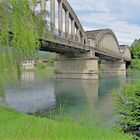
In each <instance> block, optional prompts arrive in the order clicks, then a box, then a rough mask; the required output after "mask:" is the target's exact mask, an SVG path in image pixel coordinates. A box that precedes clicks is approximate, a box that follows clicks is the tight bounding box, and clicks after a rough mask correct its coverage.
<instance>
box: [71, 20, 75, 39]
mask: <svg viewBox="0 0 140 140" xmlns="http://www.w3.org/2000/svg"><path fill="white" fill-rule="evenodd" d="M71 34H72V40H73V41H75V21H74V19H72V20H71Z"/></svg>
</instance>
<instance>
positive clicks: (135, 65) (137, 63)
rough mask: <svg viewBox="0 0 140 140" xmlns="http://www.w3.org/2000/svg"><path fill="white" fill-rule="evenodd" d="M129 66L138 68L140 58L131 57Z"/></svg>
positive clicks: (139, 68)
mask: <svg viewBox="0 0 140 140" xmlns="http://www.w3.org/2000/svg"><path fill="white" fill-rule="evenodd" d="M130 68H132V69H138V70H140V60H139V59H132V61H131V65H130Z"/></svg>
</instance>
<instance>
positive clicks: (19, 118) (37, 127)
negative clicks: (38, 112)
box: [0, 106, 131, 140]
mask: <svg viewBox="0 0 140 140" xmlns="http://www.w3.org/2000/svg"><path fill="white" fill-rule="evenodd" d="M46 139H47V140H129V139H131V137H130V136H128V135H125V134H123V133H120V132H118V131H115V130H111V129H109V130H105V129H103V128H100V127H99V126H94V125H93V127H91V126H90V127H89V126H87V125H82V124H79V123H76V122H73V121H71V120H68V119H61V120H51V119H48V118H40V117H35V116H28V115H25V114H23V113H19V112H16V111H15V110H12V109H9V108H5V107H2V106H0V140H46Z"/></svg>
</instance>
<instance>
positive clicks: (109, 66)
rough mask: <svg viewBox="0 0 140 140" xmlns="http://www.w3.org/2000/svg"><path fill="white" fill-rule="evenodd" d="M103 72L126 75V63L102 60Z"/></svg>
mask: <svg viewBox="0 0 140 140" xmlns="http://www.w3.org/2000/svg"><path fill="white" fill-rule="evenodd" d="M100 68H101V72H103V73H115V74H119V75H120V74H126V63H125V62H124V61H105V60H102V61H101V64H100Z"/></svg>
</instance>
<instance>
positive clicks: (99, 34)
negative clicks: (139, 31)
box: [86, 29, 121, 57]
mask: <svg viewBox="0 0 140 140" xmlns="http://www.w3.org/2000/svg"><path fill="white" fill-rule="evenodd" d="M86 34H87V38H88V40H89V43H90V45H91V46H92V47H94V48H95V49H97V50H98V51H101V52H102V51H103V52H106V53H107V54H112V55H114V56H118V57H121V55H120V52H119V43H118V40H117V37H116V36H115V34H114V32H113V31H112V30H110V29H102V30H92V31H87V32H86Z"/></svg>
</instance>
